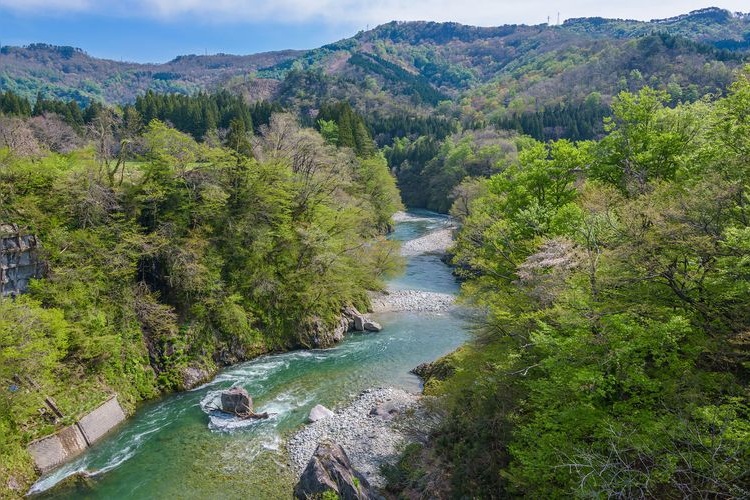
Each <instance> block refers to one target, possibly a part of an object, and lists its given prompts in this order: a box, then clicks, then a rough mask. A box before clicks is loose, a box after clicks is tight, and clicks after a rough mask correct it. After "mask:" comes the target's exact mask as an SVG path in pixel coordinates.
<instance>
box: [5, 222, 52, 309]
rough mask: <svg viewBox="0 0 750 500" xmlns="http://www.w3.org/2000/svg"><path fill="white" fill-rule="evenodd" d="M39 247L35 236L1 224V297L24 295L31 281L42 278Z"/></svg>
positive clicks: (9, 225)
mask: <svg viewBox="0 0 750 500" xmlns="http://www.w3.org/2000/svg"><path fill="white" fill-rule="evenodd" d="M39 246H40V245H39V242H38V241H37V239H36V236H34V235H33V234H23V233H22V231H21V230H20V229H19V228H18V226H17V225H15V224H1V223H0V296H6V295H11V296H13V295H16V294H20V293H23V292H25V291H26V288H27V287H28V285H29V280H31V279H32V278H41V277H42V275H43V265H42V263H41V262H40V261H39V255H38V254H39V252H38V250H39Z"/></svg>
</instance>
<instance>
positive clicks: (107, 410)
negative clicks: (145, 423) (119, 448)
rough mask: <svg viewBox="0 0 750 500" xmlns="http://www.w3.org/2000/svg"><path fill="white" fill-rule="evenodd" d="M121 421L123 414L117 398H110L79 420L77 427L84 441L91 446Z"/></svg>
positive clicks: (123, 417) (123, 418)
mask: <svg viewBox="0 0 750 500" xmlns="http://www.w3.org/2000/svg"><path fill="white" fill-rule="evenodd" d="M123 420H125V412H124V411H122V407H121V406H120V403H118V402H117V398H112V399H110V400H109V401H107V402H106V403H104V404H103V405H101V406H100V407H99V408H97V409H96V410H94V411H92V412H91V413H89V414H88V415H86V416H84V417H83V418H82V419H81V420H79V421H78V426H79V427H80V428H81V432H83V435H84V437H85V438H86V441H87V442H88V443H89V445H91V444H94V443H95V442H97V441H98V440H99V438H101V437H102V436H103V435H105V434H106V433H108V432H109V431H110V430H112V429H113V428H114V427H116V426H117V425H118V424H119V423H120V422H122V421H123Z"/></svg>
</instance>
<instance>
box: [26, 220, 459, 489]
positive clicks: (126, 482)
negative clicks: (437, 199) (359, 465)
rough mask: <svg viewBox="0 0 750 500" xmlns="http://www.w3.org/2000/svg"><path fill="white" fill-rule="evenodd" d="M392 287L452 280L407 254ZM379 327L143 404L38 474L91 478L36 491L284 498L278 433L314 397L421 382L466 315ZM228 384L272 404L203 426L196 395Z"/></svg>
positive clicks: (407, 225)
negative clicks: (219, 426)
mask: <svg viewBox="0 0 750 500" xmlns="http://www.w3.org/2000/svg"><path fill="white" fill-rule="evenodd" d="M447 222H448V221H447V218H446V217H444V216H439V215H436V214H431V213H429V212H422V211H415V212H410V213H408V214H407V215H406V216H405V217H403V218H402V220H401V221H400V222H398V223H397V226H396V228H395V231H394V233H393V234H392V235H391V237H392V238H394V239H398V240H408V239H412V238H417V237H420V236H423V235H424V234H426V233H429V232H430V231H433V230H436V229H442V228H443V227H445V224H447ZM390 285H391V286H392V287H394V288H413V289H421V290H429V291H437V292H443V293H455V292H457V291H458V285H457V284H456V282H455V280H454V279H453V277H452V276H451V274H450V270H449V269H448V268H447V267H446V266H445V265H444V264H443V263H442V262H440V260H439V259H438V258H437V257H436V256H428V255H422V256H414V257H410V258H409V260H408V264H407V269H406V272H405V273H404V275H403V276H400V277H398V278H397V279H395V280H393V281H392V282H391V283H390ZM374 318H375V319H376V320H377V321H379V322H380V323H381V324H382V325H383V326H384V329H383V331H382V332H380V333H377V334H355V335H351V336H349V337H348V338H347V339H346V340H345V341H344V342H342V343H341V344H340V345H338V346H336V347H335V348H333V349H327V350H312V351H296V352H290V353H285V354H279V355H273V356H264V357H262V358H258V359H256V360H253V361H250V362H247V363H242V364H240V365H236V366H233V367H231V368H228V369H226V370H224V371H223V372H221V373H220V374H219V375H218V376H217V377H216V378H215V379H214V380H213V381H211V382H210V383H208V384H206V385H204V386H202V387H200V388H197V389H194V390H192V391H188V392H183V393H178V394H172V395H169V396H166V397H164V398H162V399H160V400H158V401H154V402H151V403H148V404H145V405H143V406H142V407H141V408H140V409H139V411H138V412H137V413H136V415H135V416H134V417H133V418H131V419H130V420H128V421H127V422H126V423H125V424H124V425H123V426H122V427H121V428H120V429H119V430H118V431H117V432H116V433H114V434H112V435H111V436H109V437H108V438H106V439H104V440H103V441H101V442H100V443H98V444H97V445H95V446H94V447H92V448H91V449H90V450H89V451H88V452H87V453H85V454H84V455H82V456H81V457H80V458H78V459H77V460H75V461H73V462H71V463H70V464H67V465H66V466H64V467H63V468H62V469H60V470H58V471H56V472H55V473H53V474H52V475H51V476H49V477H47V478H45V479H43V480H42V481H40V482H39V483H37V487H38V489H39V490H43V489H45V488H49V487H50V486H52V485H54V484H55V483H57V482H59V481H60V480H61V479H63V478H65V477H66V476H67V475H70V474H74V473H75V472H80V471H88V472H89V473H93V474H94V475H93V477H91V478H90V479H87V480H82V481H73V482H72V483H73V484H70V485H66V486H64V487H63V486H62V485H61V486H60V487H58V488H54V489H52V490H48V491H46V492H44V493H41V495H40V496H41V497H43V498H71V497H75V498H91V499H99V498H101V499H104V498H106V499H119V498H172V497H178V498H206V497H215V496H220V497H222V498H248V497H250V498H289V496H290V494H291V489H292V486H293V484H294V481H295V480H296V478H294V477H293V476H292V473H291V471H290V469H289V466H288V464H287V459H286V457H285V454H284V450H283V436H284V435H285V434H288V433H289V432H291V431H292V430H293V429H295V428H297V427H299V426H300V425H301V424H302V423H303V422H304V420H305V418H306V416H307V414H308V413H309V410H310V409H311V408H312V407H313V406H314V405H316V404H319V403H320V404H324V405H326V406H328V407H335V406H337V405H340V404H343V403H345V402H346V401H348V400H350V399H351V398H352V397H353V396H355V395H356V394H358V393H359V392H361V391H362V390H364V389H366V388H368V387H377V386H394V387H399V388H403V389H406V390H409V391H419V390H420V382H419V379H418V378H417V377H415V376H414V375H412V374H410V373H409V370H410V369H412V368H413V367H415V366H417V365H418V364H420V363H423V362H426V361H431V360H434V359H436V358H438V357H440V356H442V355H444V354H446V353H448V352H450V351H452V350H454V349H455V348H457V347H458V346H460V345H461V344H462V343H463V342H464V341H465V340H466V335H467V334H466V325H465V323H464V321H463V320H462V319H461V318H459V317H457V316H455V315H453V314H451V313H441V314H435V313H409V312H404V313H383V314H379V315H374ZM234 385H240V386H243V387H245V388H246V389H247V390H248V391H249V392H250V394H252V395H253V399H254V401H255V407H256V411H258V412H264V411H267V412H269V413H273V414H275V415H273V416H272V417H271V418H269V419H268V420H259V421H252V422H250V423H249V424H248V425H243V427H242V428H241V429H236V430H234V431H232V432H219V431H215V430H214V431H212V430H211V429H209V425H208V421H209V419H208V417H207V415H206V414H205V413H204V412H203V410H202V409H201V406H200V402H201V400H202V399H204V398H205V397H206V396H207V395H208V394H209V393H210V392H211V391H216V390H220V389H224V388H228V387H232V386H234Z"/></svg>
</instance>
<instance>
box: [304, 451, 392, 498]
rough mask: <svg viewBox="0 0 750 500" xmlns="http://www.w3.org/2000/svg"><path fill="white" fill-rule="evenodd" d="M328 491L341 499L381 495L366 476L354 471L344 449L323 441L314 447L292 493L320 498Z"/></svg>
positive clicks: (377, 496)
mask: <svg viewBox="0 0 750 500" xmlns="http://www.w3.org/2000/svg"><path fill="white" fill-rule="evenodd" d="M327 491H332V492H334V493H336V494H337V495H338V496H339V498H342V499H344V500H355V499H356V500H369V499H379V498H381V497H380V496H379V495H377V493H375V492H374V490H373V489H372V487H371V486H370V483H368V482H367V479H365V477H364V476H363V475H362V474H360V473H359V472H357V471H356V470H354V468H353V467H352V464H351V462H349V457H347V456H346V452H345V451H344V449H343V448H342V447H341V446H339V445H338V444H336V443H334V442H332V441H327V442H322V443H320V444H319V445H318V447H317V448H316V449H315V453H313V456H312V458H311V459H310V462H308V464H307V467H306V468H305V470H304V471H303V472H302V476H300V478H299V482H298V483H297V485H296V486H295V487H294V496H295V498H299V499H308V498H320V497H321V496H322V495H323V494H324V493H325V492H327Z"/></svg>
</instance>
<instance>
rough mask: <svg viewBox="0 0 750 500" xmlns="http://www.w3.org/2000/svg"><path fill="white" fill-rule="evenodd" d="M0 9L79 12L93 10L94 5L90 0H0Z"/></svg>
mask: <svg viewBox="0 0 750 500" xmlns="http://www.w3.org/2000/svg"><path fill="white" fill-rule="evenodd" d="M0 7H6V8H9V9H12V10H16V11H21V12H44V11H47V12H48V11H72V12H80V11H87V10H91V9H93V8H94V3H93V2H91V0H0Z"/></svg>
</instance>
